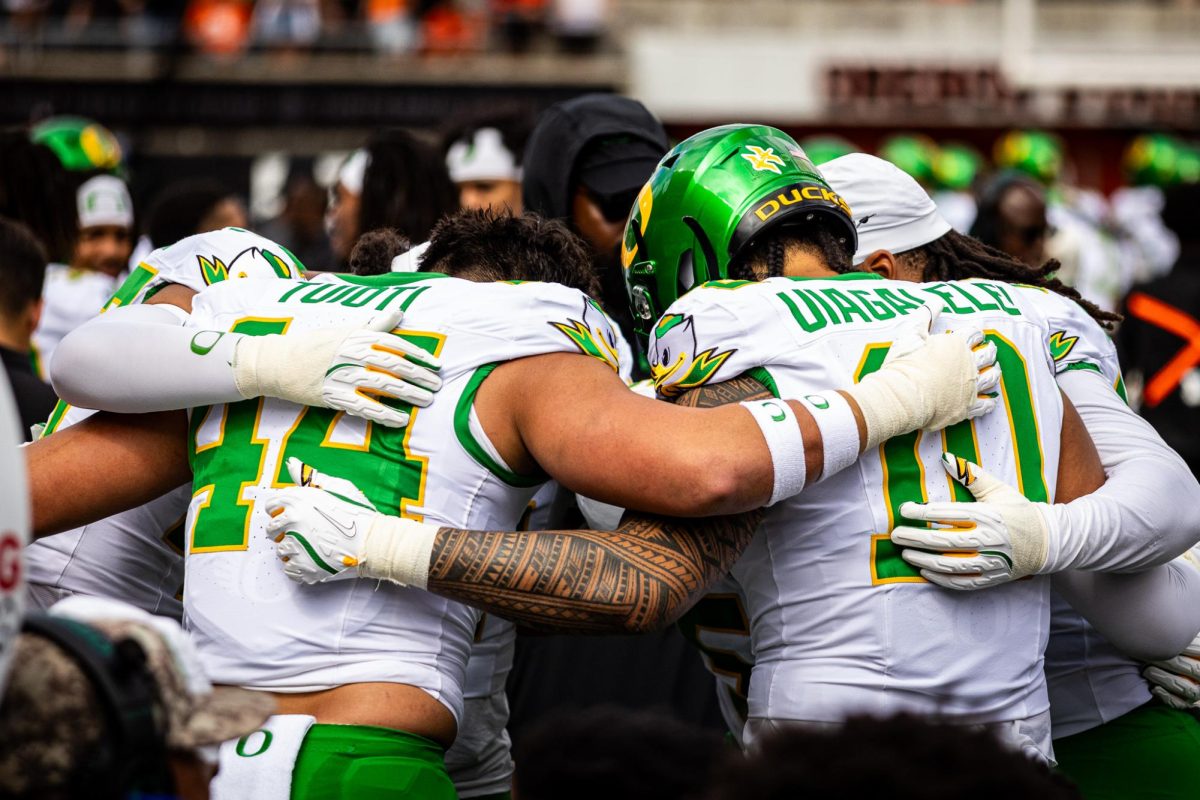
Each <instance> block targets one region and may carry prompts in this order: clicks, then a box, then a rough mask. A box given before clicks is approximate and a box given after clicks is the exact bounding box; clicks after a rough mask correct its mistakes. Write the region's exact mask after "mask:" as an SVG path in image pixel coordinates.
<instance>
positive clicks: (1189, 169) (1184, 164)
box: [1176, 142, 1200, 183]
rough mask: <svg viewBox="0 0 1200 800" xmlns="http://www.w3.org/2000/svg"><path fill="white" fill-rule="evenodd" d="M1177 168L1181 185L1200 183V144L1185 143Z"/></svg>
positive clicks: (1180, 152)
mask: <svg viewBox="0 0 1200 800" xmlns="http://www.w3.org/2000/svg"><path fill="white" fill-rule="evenodd" d="M1176 166H1177V167H1178V170H1179V182H1180V183H1200V142H1184V144H1183V147H1182V148H1181V149H1180V151H1179V161H1178V162H1177V164H1176Z"/></svg>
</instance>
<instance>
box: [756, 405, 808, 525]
mask: <svg viewBox="0 0 1200 800" xmlns="http://www.w3.org/2000/svg"><path fill="white" fill-rule="evenodd" d="M742 405H743V406H745V408H746V410H747V411H749V412H750V414H751V416H753V417H754V421H755V422H757V423H758V427H759V430H761V431H762V434H763V438H764V439H766V440H767V449H768V450H769V451H770V452H771V467H772V469H773V470H774V472H775V486H774V488H773V489H772V491H771V499H770V500H769V501H768V502H767V505H769V506H771V505H775V504H776V503H778V502H779V501H780V500H784V499H786V498H788V497H791V496H792V495H794V494H797V493H798V492H799V491H800V490H801V489H803V488H804V481H805V478H806V477H807V476H806V474H805V472H806V469H807V466H806V464H805V463H804V435H803V434H802V433H801V432H800V423H799V422H798V421H797V420H796V414H795V412H793V411H792V409H791V408H790V407H789V406H788V404H787V403H786V402H784V401H783V400H753V401H748V402H744V403H742Z"/></svg>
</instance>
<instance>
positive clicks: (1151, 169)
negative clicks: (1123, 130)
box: [1121, 133, 1184, 186]
mask: <svg viewBox="0 0 1200 800" xmlns="http://www.w3.org/2000/svg"><path fill="white" fill-rule="evenodd" d="M1183 150H1184V146H1183V144H1182V143H1181V142H1180V141H1179V140H1177V139H1176V138H1175V137H1173V136H1168V135H1166V134H1163V133H1146V134H1142V135H1141V136H1138V137H1137V138H1135V139H1134V140H1133V141H1132V142H1130V143H1129V146H1128V147H1126V148H1125V154H1124V156H1123V157H1122V158H1121V167H1122V168H1123V169H1124V170H1125V177H1126V178H1127V179H1128V180H1129V182H1130V183H1132V184H1133V185H1135V186H1169V185H1171V184H1173V183H1177V182H1179V181H1180V180H1181V178H1182V176H1181V175H1180V173H1179V166H1180V164H1179V160H1180V156H1182V155H1183Z"/></svg>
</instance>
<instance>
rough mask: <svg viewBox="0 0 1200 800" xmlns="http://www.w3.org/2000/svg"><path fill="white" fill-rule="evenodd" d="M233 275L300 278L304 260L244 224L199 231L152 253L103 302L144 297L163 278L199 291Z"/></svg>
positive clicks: (123, 302)
mask: <svg viewBox="0 0 1200 800" xmlns="http://www.w3.org/2000/svg"><path fill="white" fill-rule="evenodd" d="M231 278H270V279H275V280H303V279H304V265H303V264H301V263H300V262H299V260H297V259H296V257H295V256H294V255H292V253H291V252H290V251H288V249H287V248H286V247H284V246H283V245H281V244H279V243H277V242H273V241H271V240H270V239H267V238H266V237H263V236H259V235H258V234H257V233H253V232H251V231H247V230H243V229H242V228H222V229H221V230H218V231H209V232H208V233H198V234H196V235H195V236H189V237H187V238H186V239H180V240H179V241H178V242H175V243H174V244H172V245H169V246H167V247H160V248H159V249H157V250H155V251H153V252H152V253H150V255H148V256H147V257H146V259H145V260H144V261H142V263H140V264H138V266H137V267H136V268H134V270H133V271H132V272H131V273H130V275H129V277H128V278H127V279H126V280H125V283H124V284H122V285H121V287H120V288H119V289H118V290H117V292H116V294H114V295H113V299H112V300H110V301H109V303H108V305H107V306H106V308H108V307H111V306H114V305H130V304H131V303H140V302H144V301H145V300H146V299H147V298H149V297H151V296H153V295H154V293H155V292H157V291H158V290H159V289H161V288H163V287H164V286H166V285H167V284H172V283H177V284H180V285H182V286H186V287H188V288H189V289H192V290H194V291H197V292H199V291H202V290H203V289H204V288H205V287H206V286H212V285H214V284H217V283H221V282H223V281H226V280H229V279H231Z"/></svg>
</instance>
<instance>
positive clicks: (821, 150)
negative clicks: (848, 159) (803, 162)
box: [800, 134, 858, 167]
mask: <svg viewBox="0 0 1200 800" xmlns="http://www.w3.org/2000/svg"><path fill="white" fill-rule="evenodd" d="M800 149H802V150H803V151H804V152H805V153H806V154H807V155H808V158H809V160H810V161H812V162H813V163H814V164H816V165H817V166H818V167H819V166H821V165H822V164H824V163H825V162H826V161H833V160H834V159H835V158H841V157H842V156H848V155H850V154H851V153H857V152H858V148H857V147H855V146H854V145H853V144H852V143H851V142H848V141H846V140H845V139H843V138H842V137H840V136H832V135H828V134H825V135H820V136H809V137H807V138H805V139H801V140H800Z"/></svg>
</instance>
